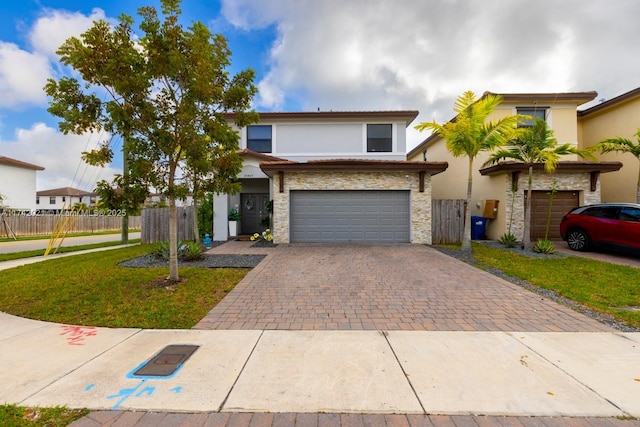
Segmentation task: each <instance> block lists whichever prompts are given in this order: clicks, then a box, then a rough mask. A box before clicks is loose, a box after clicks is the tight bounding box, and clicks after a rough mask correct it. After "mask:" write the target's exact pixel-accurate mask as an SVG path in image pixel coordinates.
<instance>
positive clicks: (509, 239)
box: [498, 232, 518, 248]
mask: <svg viewBox="0 0 640 427" xmlns="http://www.w3.org/2000/svg"><path fill="white" fill-rule="evenodd" d="M498 242H500V243H502V244H503V245H504V246H505V247H507V248H515V247H516V245H517V244H518V239H516V236H514V235H513V234H512V233H510V232H506V233H504V234H503V235H502V236H500V238H499V239H498Z"/></svg>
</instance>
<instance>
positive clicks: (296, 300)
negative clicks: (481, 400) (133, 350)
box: [196, 244, 613, 332]
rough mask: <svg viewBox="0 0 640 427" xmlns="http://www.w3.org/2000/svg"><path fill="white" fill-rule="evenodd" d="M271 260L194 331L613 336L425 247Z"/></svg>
mask: <svg viewBox="0 0 640 427" xmlns="http://www.w3.org/2000/svg"><path fill="white" fill-rule="evenodd" d="M224 246H225V245H223V246H221V247H220V251H224ZM219 253H220V252H219ZM268 253H269V254H268V256H267V257H266V258H265V260H264V261H262V262H261V263H260V265H258V266H257V267H256V268H255V269H253V270H252V271H251V272H250V273H249V274H247V276H245V278H244V279H243V280H242V281H241V282H240V283H239V284H238V285H237V286H236V287H235V289H234V290H233V291H231V292H230V293H229V295H228V296H227V297H226V298H225V299H224V300H223V301H222V302H220V303H219V304H218V305H217V306H216V307H215V308H214V309H213V310H211V312H209V313H208V315H207V316H206V317H205V318H204V319H202V321H201V322H200V323H198V325H197V326H196V329H272V330H385V331H390V330H418V331H521V332H597V331H604V332H612V331H613V330H612V329H611V328H609V327H608V326H606V325H603V324H602V323H600V322H598V321H596V320H593V319H591V318H589V317H587V316H585V315H582V314H580V313H578V312H576V311H574V310H572V309H570V308H568V307H565V306H563V305H560V304H558V303H556V302H554V301H551V300H549V299H547V298H545V297H543V296H541V295H538V294H535V293H533V292H530V291H528V290H526V289H524V288H521V287H519V286H517V285H514V284H512V283H509V282H507V281H505V280H503V279H500V278H498V277H496V276H493V275H491V274H489V273H487V272H485V271H482V270H479V269H477V268H474V267H472V266H470V265H468V264H465V263H463V262H461V261H459V260H457V259H455V258H452V257H449V256H447V255H445V254H442V253H441V252H439V251H437V250H435V249H433V248H431V247H428V246H424V245H412V244H389V245H369V244H286V245H278V246H277V247H275V248H273V249H270V250H269V251H268Z"/></svg>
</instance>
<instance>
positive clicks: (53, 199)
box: [49, 196, 56, 205]
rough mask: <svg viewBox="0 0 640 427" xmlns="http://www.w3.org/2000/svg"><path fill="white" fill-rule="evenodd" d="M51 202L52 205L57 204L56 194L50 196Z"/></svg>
mask: <svg viewBox="0 0 640 427" xmlns="http://www.w3.org/2000/svg"><path fill="white" fill-rule="evenodd" d="M49 204H50V205H55V204H56V196H50V197H49Z"/></svg>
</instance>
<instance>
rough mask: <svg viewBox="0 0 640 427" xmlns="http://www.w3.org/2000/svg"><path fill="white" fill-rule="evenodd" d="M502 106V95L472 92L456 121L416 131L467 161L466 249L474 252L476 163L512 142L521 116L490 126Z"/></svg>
mask: <svg viewBox="0 0 640 427" xmlns="http://www.w3.org/2000/svg"><path fill="white" fill-rule="evenodd" d="M501 102H502V97H501V96H500V95H493V94H486V95H484V96H483V97H482V98H480V99H476V97H475V94H474V93H473V92H471V91H467V92H465V93H463V94H462V95H461V96H460V97H458V99H457V101H456V103H455V107H454V111H455V112H456V113H457V115H456V117H455V118H454V119H453V120H451V121H449V122H448V123H445V124H444V125H440V124H438V123H436V122H423V123H420V124H418V125H417V126H416V127H415V128H416V129H418V130H419V131H423V130H425V129H430V130H432V131H433V132H434V133H436V134H437V135H438V136H440V137H441V138H442V139H444V140H445V141H446V145H447V150H449V152H450V153H451V154H453V156H454V157H467V158H468V159H469V170H468V178H467V209H466V213H465V221H464V235H463V238H462V249H463V250H466V251H470V250H471V193H472V189H473V161H474V159H475V158H476V156H478V153H480V152H481V151H491V150H494V149H495V148H497V147H500V146H502V145H504V144H505V143H506V142H507V141H509V139H511V137H512V135H513V132H514V131H515V129H516V124H517V123H518V120H519V116H517V115H509V116H506V117H503V118H501V119H499V120H495V121H491V122H488V118H489V116H490V115H491V113H492V112H493V111H494V110H495V108H496V107H497V106H498V105H500V103H501Z"/></svg>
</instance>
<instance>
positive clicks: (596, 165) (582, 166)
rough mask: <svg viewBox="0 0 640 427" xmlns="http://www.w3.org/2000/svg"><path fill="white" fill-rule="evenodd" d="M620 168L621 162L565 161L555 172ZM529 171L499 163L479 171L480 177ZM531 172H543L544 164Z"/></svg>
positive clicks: (597, 170) (611, 170) (604, 171)
mask: <svg viewBox="0 0 640 427" xmlns="http://www.w3.org/2000/svg"><path fill="white" fill-rule="evenodd" d="M621 168H622V163H621V162H581V161H575V162H571V161H566V162H558V165H557V167H556V172H574V173H588V172H589V173H590V172H600V173H607V172H615V171H617V170H620V169H621ZM528 170H529V167H528V166H527V165H525V164H524V163H520V162H500V163H498V164H496V165H493V166H489V167H486V168H483V169H480V175H483V176H492V175H498V174H501V173H509V172H526V171H528ZM533 170H535V171H543V170H544V164H542V163H536V164H534V165H533Z"/></svg>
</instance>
